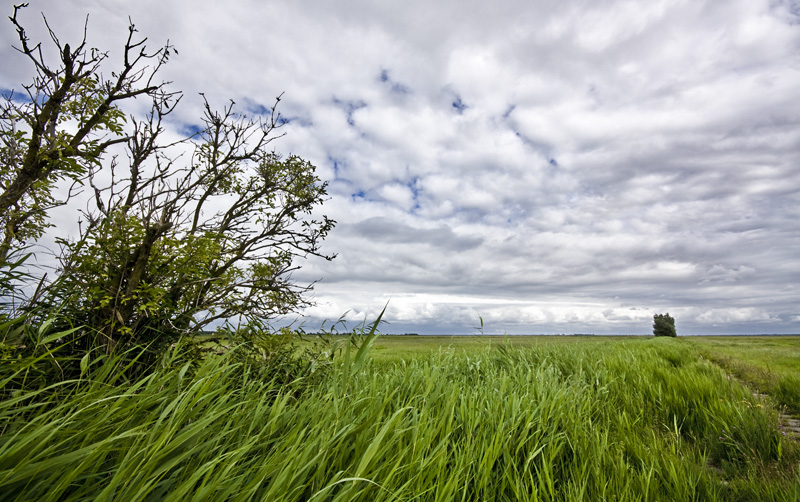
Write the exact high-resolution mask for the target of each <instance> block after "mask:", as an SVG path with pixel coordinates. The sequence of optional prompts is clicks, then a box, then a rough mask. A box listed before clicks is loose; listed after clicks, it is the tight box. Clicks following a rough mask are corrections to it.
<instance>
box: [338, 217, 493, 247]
mask: <svg viewBox="0 0 800 502" xmlns="http://www.w3.org/2000/svg"><path fill="white" fill-rule="evenodd" d="M338 230H339V231H340V232H341V233H342V234H344V235H345V236H350V237H359V238H362V239H365V240H369V241H371V242H374V243H380V244H426V245H429V246H433V247H437V248H444V249H447V250H448V251H452V252H460V251H466V250H469V249H473V248H475V247H477V246H480V245H481V243H482V242H483V240H484V239H483V238H482V237H480V236H474V235H472V236H462V235H456V234H455V233H454V232H453V230H452V229H450V228H449V227H445V226H439V227H436V228H431V229H422V228H413V227H410V226H408V225H404V224H402V223H399V222H397V221H392V220H390V219H388V218H385V217H374V218H368V219H366V220H364V221H361V222H358V223H354V224H344V225H341V226H340V227H339V228H338Z"/></svg>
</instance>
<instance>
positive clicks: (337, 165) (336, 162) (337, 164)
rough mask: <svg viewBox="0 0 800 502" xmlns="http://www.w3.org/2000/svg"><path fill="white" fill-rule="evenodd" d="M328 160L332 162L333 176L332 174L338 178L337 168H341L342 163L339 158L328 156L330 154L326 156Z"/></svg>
mask: <svg viewBox="0 0 800 502" xmlns="http://www.w3.org/2000/svg"><path fill="white" fill-rule="evenodd" d="M328 162H330V163H331V164H333V176H334V178H338V177H339V170H340V169H341V168H342V165H343V164H344V163H343V162H342V161H341V159H337V158H336V157H333V156H330V155H329V156H328Z"/></svg>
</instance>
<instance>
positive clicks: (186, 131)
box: [180, 124, 205, 136]
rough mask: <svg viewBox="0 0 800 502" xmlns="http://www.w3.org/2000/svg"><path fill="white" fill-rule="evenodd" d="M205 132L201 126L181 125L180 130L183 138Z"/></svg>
mask: <svg viewBox="0 0 800 502" xmlns="http://www.w3.org/2000/svg"><path fill="white" fill-rule="evenodd" d="M204 130H205V126H203V125H202V124H183V126H181V128H180V133H181V134H183V135H184V136H196V135H199V134H200V133H202V132H203V131H204Z"/></svg>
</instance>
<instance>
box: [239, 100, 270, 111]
mask: <svg viewBox="0 0 800 502" xmlns="http://www.w3.org/2000/svg"><path fill="white" fill-rule="evenodd" d="M244 108H245V110H246V111H247V113H250V114H252V115H271V114H272V108H267V107H266V106H264V105H262V104H261V103H259V102H257V101H253V100H251V99H249V98H245V103H244Z"/></svg>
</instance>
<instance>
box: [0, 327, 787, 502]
mask: <svg viewBox="0 0 800 502" xmlns="http://www.w3.org/2000/svg"><path fill="white" fill-rule="evenodd" d="M397 338H400V337H397ZM407 338H411V337H407ZM421 338H422V337H413V340H408V341H405V340H404V341H403V343H405V344H407V345H406V347H411V346H412V345H413V343H414V342H416V341H417V340H418V339H421ZM542 338H545V337H542ZM487 339H489V340H488V341H489V342H497V341H499V340H497V339H493V338H490V337H471V338H461V337H458V338H455V337H454V338H453V339H452V340H451V342H450V345H451V347H452V348H451V349H450V350H441V351H436V352H434V353H432V354H428V355H420V356H408V355H407V354H406V357H405V358H404V359H402V360H400V359H395V360H394V361H396V362H393V361H392V358H388V359H385V360H384V362H383V363H379V362H376V361H371V360H370V359H369V358H368V353H367V349H368V347H369V343H371V342H372V343H374V347H378V348H379V347H380V344H381V343H386V342H387V340H384V339H382V338H381V337H378V339H377V340H376V339H373V338H370V337H367V338H363V339H362V341H361V345H360V347H361V349H358V350H356V348H355V347H353V348H352V349H351V348H350V347H351V345H346V346H343V347H341V348H340V350H339V352H338V354H339V356H338V357H337V358H336V359H334V362H333V364H332V365H328V366H324V367H323V366H317V367H314V368H308V370H307V371H306V372H305V373H303V374H301V375H298V377H297V378H295V379H293V380H291V381H289V382H279V381H277V380H276V379H275V378H274V376H273V377H271V376H270V375H275V372H274V371H273V370H269V371H263V372H262V371H259V370H258V368H259V367H258V366H257V365H255V364H253V363H252V362H249V363H248V362H246V361H245V360H243V359H242V358H241V357H240V356H241V355H242V353H240V352H239V349H238V348H237V347H234V348H233V349H231V350H230V351H228V352H226V353H224V354H220V355H209V356H207V357H205V358H202V359H196V358H189V359H184V358H183V356H182V355H181V354H182V352H180V351H179V350H178V349H175V351H173V352H170V357H169V358H168V360H165V361H164V365H163V367H162V369H159V370H157V371H155V372H153V373H151V374H149V375H146V376H144V377H141V378H139V379H137V380H135V381H129V382H127V383H126V384H125V385H119V384H118V382H117V383H116V384H115V382H113V381H111V379H112V378H113V375H116V374H118V373H115V372H111V371H108V370H107V368H108V367H109V365H110V363H111V362H113V361H106V362H105V363H102V364H101V363H100V362H97V363H95V362H91V363H88V364H87V366H88V368H86V373H85V375H84V377H83V378H82V379H81V380H80V381H76V382H63V383H61V384H58V385H56V386H50V387H45V388H42V389H35V390H27V391H12V392H6V395H7V396H11V397H8V398H6V399H5V400H3V401H2V402H0V417H2V422H3V424H5V425H4V427H3V430H2V435H0V491H2V492H3V493H4V494H5V495H6V499H8V500H27V499H37V498H42V499H46V500H95V499H98V498H101V499H108V498H122V497H124V498H125V499H126V500H207V499H214V500H602V499H603V498H607V499H614V500H776V501H778V500H781V501H782V500H796V499H797V498H798V497H800V471H799V470H798V463H799V462H800V448H798V443H797V441H796V440H792V439H790V437H788V436H784V435H783V434H782V432H781V430H780V428H779V422H778V411H777V410H776V409H775V408H774V407H772V406H771V404H770V400H769V399H767V398H761V397H759V396H757V395H754V394H753V392H752V391H751V389H749V388H747V387H746V386H743V385H741V384H739V383H738V382H737V381H735V380H731V379H730V378H729V377H728V375H727V374H726V373H725V372H724V371H723V370H722V369H721V368H720V367H718V366H717V365H715V364H714V363H712V362H711V361H710V360H709V359H708V358H706V357H704V356H702V355H701V353H700V350H701V349H703V350H705V349H704V348H703V347H698V346H696V345H695V342H694V341H693V340H692V341H686V342H685V341H684V340H685V339H680V340H674V339H653V338H638V339H633V340H629V339H624V338H618V339H615V340H609V339H607V338H606V339H598V342H597V343H594V342H588V343H587V341H588V337H587V338H583V337H580V338H579V337H574V338H573V337H547V339H544V340H543V339H534V338H533V337H530V338H528V339H527V340H526V341H525V344H524V345H528V346H527V347H523V346H520V347H514V346H512V345H509V344H503V343H491V345H489V344H486V345H484V346H483V348H479V347H477V346H475V347H470V348H467V349H466V350H464V349H463V348H459V345H458V344H459V343H460V342H461V341H465V342H469V343H474V342H475V341H476V340H478V341H482V340H487ZM555 339H558V340H555ZM570 339H572V340H574V341H573V342H572V343H570V341H571V340H570ZM512 340H513V339H512ZM703 342H704V343H707V341H703ZM389 343H394V340H393V341H391V342H389ZM755 343H756V344H757V341H756V342H755ZM795 347H797V345H795ZM397 348H398V350H402V348H401V347H397ZM794 351H795V353H796V352H797V348H795V349H794ZM246 353H247V354H249V353H251V352H246ZM378 353H380V351H378ZM24 366H25V364H24V362H20V363H18V367H17V373H20V372H24V370H25V368H24ZM319 372H322V373H323V374H324V378H317V377H315V375H319V374H320V373H319ZM14 381H15V380H14V378H10V376H9V375H6V378H5V379H4V382H6V383H5V384H4V385H5V387H7V386H8V385H9V383H8V382H14ZM4 390H5V391H8V389H5V388H4Z"/></svg>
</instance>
